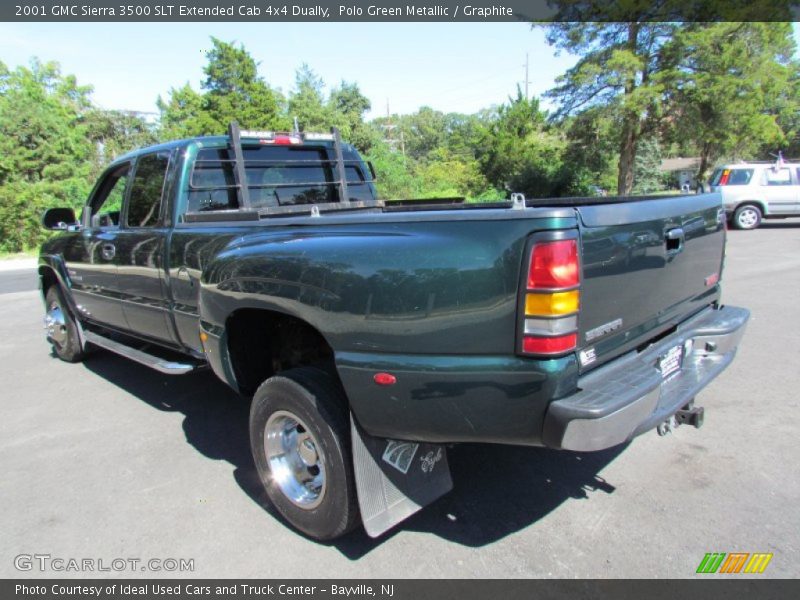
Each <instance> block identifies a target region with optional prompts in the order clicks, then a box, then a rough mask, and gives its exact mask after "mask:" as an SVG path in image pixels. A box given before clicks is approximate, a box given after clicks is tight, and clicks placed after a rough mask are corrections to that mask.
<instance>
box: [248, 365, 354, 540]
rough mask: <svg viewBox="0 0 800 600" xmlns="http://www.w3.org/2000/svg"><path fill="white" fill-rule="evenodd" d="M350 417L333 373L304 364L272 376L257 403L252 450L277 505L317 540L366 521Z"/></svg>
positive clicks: (256, 397)
mask: <svg viewBox="0 0 800 600" xmlns="http://www.w3.org/2000/svg"><path fill="white" fill-rule="evenodd" d="M349 432H350V418H349V413H348V410H347V403H346V400H345V396H344V392H343V390H342V389H341V385H340V384H339V382H338V381H337V380H336V378H335V377H334V376H332V375H330V374H328V373H327V372H325V371H323V370H321V369H316V368H312V367H298V368H294V369H290V370H287V371H284V372H282V373H281V374H280V375H275V376H273V377H270V378H269V379H267V380H266V381H265V382H264V383H262V384H261V386H260V387H259V388H258V389H257V390H256V393H255V395H254V396H253V403H252V406H251V408H250V449H251V451H252V453H253V459H254V460H255V463H256V468H257V469H258V474H259V477H260V478H261V482H262V484H263V485H264V489H265V490H266V492H267V496H268V497H269V499H270V500H271V501H272V504H273V505H274V506H275V508H277V509H278V511H279V512H280V513H281V515H283V517H284V518H285V519H286V520H287V521H289V523H291V524H292V525H293V526H294V527H296V528H297V529H299V530H300V531H302V532H303V533H305V534H306V535H308V536H310V537H312V538H315V539H317V540H331V539H334V538H336V537H339V536H341V535H343V534H345V533H347V532H348V531H350V530H351V529H353V528H354V527H355V526H356V525H358V523H359V521H360V517H359V513H358V503H357V498H356V489H355V478H354V475H353V462H352V458H351V454H350V435H349Z"/></svg>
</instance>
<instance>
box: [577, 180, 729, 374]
mask: <svg viewBox="0 0 800 600" xmlns="http://www.w3.org/2000/svg"><path fill="white" fill-rule="evenodd" d="M576 210H577V211H578V213H579V215H580V219H579V227H580V231H581V256H582V263H583V283H582V285H581V310H580V318H579V337H578V347H579V349H580V350H581V352H580V353H579V357H580V361H581V368H582V370H586V369H588V368H593V367H595V366H598V365H600V364H603V363H604V362H607V361H608V360H611V359H612V358H614V357H616V356H619V355H620V354H622V353H624V352H628V351H630V350H632V349H634V348H636V347H638V346H640V345H642V344H646V343H647V342H649V341H651V340H653V339H654V338H657V337H658V336H659V335H661V334H662V333H665V332H668V331H669V330H670V329H672V328H673V327H674V326H675V325H677V324H678V323H679V322H681V321H683V320H685V319H686V318H687V317H688V316H689V315H691V314H693V313H695V312H697V311H698V310H700V309H702V308H703V307H704V306H707V305H708V304H710V303H711V302H713V301H715V300H716V299H717V298H718V297H719V283H718V281H719V277H720V275H721V269H722V261H723V252H724V247H725V227H724V223H725V221H724V212H721V208H720V197H719V195H718V194H705V195H697V196H679V197H665V198H657V199H646V200H638V201H628V202H624V203H618V204H600V205H593V206H581V207H578V208H577V209H576Z"/></svg>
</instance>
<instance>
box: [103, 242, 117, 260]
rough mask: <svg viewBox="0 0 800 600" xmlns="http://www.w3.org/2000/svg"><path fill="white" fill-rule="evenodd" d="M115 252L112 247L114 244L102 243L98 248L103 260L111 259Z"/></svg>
mask: <svg viewBox="0 0 800 600" xmlns="http://www.w3.org/2000/svg"><path fill="white" fill-rule="evenodd" d="M116 253H117V249H116V248H115V247H114V244H103V246H102V247H101V248H100V255H101V256H102V257H103V258H104V259H105V260H111V259H112V258H114V255H115V254H116Z"/></svg>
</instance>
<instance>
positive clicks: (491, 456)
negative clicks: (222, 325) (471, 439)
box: [84, 352, 625, 560]
mask: <svg viewBox="0 0 800 600" xmlns="http://www.w3.org/2000/svg"><path fill="white" fill-rule="evenodd" d="M84 366H85V368H86V369H88V370H89V371H91V372H92V373H95V374H96V375H99V376H100V377H102V378H103V379H105V380H107V381H109V382H110V383H112V384H113V385H116V386H117V387H119V388H121V389H123V390H125V391H126V392H128V393H130V394H133V395H134V396H136V397H137V398H139V399H140V400H141V401H143V402H145V403H146V404H148V405H150V406H152V407H153V408H155V409H157V410H160V411H164V412H178V413H183V415H184V419H183V423H182V427H183V431H184V434H185V436H186V441H187V442H188V443H189V444H191V445H192V446H193V447H194V448H195V449H196V450H197V451H198V452H200V454H202V455H203V456H205V457H207V458H209V459H212V460H224V461H227V462H228V463H230V464H231V465H233V467H234V479H235V481H236V483H237V484H238V485H239V487H240V488H241V489H242V490H243V491H244V492H245V493H246V494H247V495H248V496H249V497H250V498H251V499H252V500H253V501H254V502H256V503H257V504H258V505H259V506H261V507H262V508H263V509H264V510H265V511H266V512H267V513H269V514H270V515H271V516H272V517H274V518H275V519H277V520H279V521H282V518H281V517H280V515H279V514H278V513H277V511H275V510H274V509H273V508H272V505H271V504H270V502H269V501H268V500H267V497H266V494H265V492H264V490H263V488H262V486H261V482H260V481H259V478H258V474H257V473H256V470H255V466H254V464H253V459H252V456H251V454H250V445H249V442H248V416H249V410H250V407H249V402H248V401H247V400H245V399H243V398H241V397H240V396H238V395H237V394H236V393H234V392H233V391H232V390H231V389H229V388H228V387H227V386H226V385H224V384H223V383H222V382H220V381H219V380H218V379H217V378H216V377H215V376H214V375H213V374H212V373H211V372H209V371H204V372H199V373H195V374H192V375H185V376H182V377H174V376H168V375H161V374H159V373H156V372H154V371H152V370H151V369H149V368H147V367H144V366H142V365H139V364H137V363H134V362H132V361H129V360H126V359H124V358H121V357H117V356H115V355H113V354H110V353H106V352H96V353H94V354H92V355H91V356H90V357H89V359H88V360H87V361H86V362H85V363H84ZM624 448H625V445H623V446H618V447H616V448H612V449H610V450H606V451H602V452H590V453H575V452H558V451H555V450H547V449H542V448H524V447H513V446H499V445H497V446H494V445H477V444H463V445H459V446H455V447H454V448H451V449H450V450H449V451H448V460H449V462H450V468H451V472H452V475H453V482H454V488H453V490H452V491H451V492H450V493H449V494H446V495H445V496H444V497H442V498H440V499H439V500H437V501H436V502H434V503H433V504H431V505H430V506H428V507H426V508H425V509H423V510H422V511H420V512H419V513H417V514H416V515H414V516H413V517H411V518H410V519H408V520H406V521H405V522H403V523H401V524H400V525H398V526H397V527H396V528H395V529H394V530H392V531H390V532H388V533H387V534H385V535H384V536H382V537H380V538H378V539H372V538H370V537H369V536H367V534H366V533H365V532H364V530H363V529H362V528H359V529H357V530H356V531H353V532H352V533H350V534H348V535H346V536H344V537H342V538H340V539H338V540H335V541H334V542H330V543H329V544H328V545H331V546H333V547H335V548H336V549H337V550H339V552H341V553H342V554H343V555H344V556H346V557H348V558H349V559H351V560H358V559H359V558H361V557H362V556H364V555H366V554H368V553H369V552H370V551H371V550H372V549H374V548H376V547H377V546H380V545H381V544H382V543H384V542H385V541H386V540H387V539H390V538H391V537H393V536H394V535H397V534H398V533H400V532H402V531H420V532H428V533H432V534H434V535H437V536H439V537H442V538H444V539H447V540H450V541H453V542H456V543H459V544H463V545H465V546H471V547H479V546H484V545H486V544H491V543H492V542H495V541H497V540H499V539H502V538H504V537H505V536H507V535H509V534H512V533H514V532H516V531H519V530H521V529H524V528H526V527H528V526H530V525H532V524H534V523H536V522H537V521H538V520H540V519H541V518H542V517H544V516H545V515H547V514H548V513H550V512H552V511H553V510H555V509H557V508H558V507H559V506H560V505H561V504H562V503H563V502H565V501H567V500H569V499H588V498H590V496H591V494H592V493H596V492H603V493H607V494H610V493H613V492H614V490H615V487H614V486H613V485H612V484H611V483H609V482H607V481H606V480H605V479H603V478H602V477H601V476H600V475H599V474H598V473H599V472H600V471H601V470H602V469H603V468H604V467H605V466H606V465H608V464H609V463H610V462H611V461H613V460H614V459H615V458H616V456H617V455H618V454H620V453H621V452H622V451H623V450H624Z"/></svg>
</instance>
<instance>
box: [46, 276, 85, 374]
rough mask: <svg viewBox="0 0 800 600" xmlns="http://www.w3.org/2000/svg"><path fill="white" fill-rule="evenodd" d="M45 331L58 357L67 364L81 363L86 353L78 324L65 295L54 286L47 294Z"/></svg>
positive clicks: (56, 285)
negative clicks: (65, 299)
mask: <svg viewBox="0 0 800 600" xmlns="http://www.w3.org/2000/svg"><path fill="white" fill-rule="evenodd" d="M45 310H46V311H47V312H46V313H45V331H46V332H47V341H49V342H50V345H51V346H52V347H53V352H55V354H56V356H58V358H60V359H61V360H63V361H65V362H70V363H74V362H80V361H82V360H83V359H84V358H85V356H86V353H85V352H84V350H83V348H82V347H81V338H80V335H79V334H78V324H77V323H76V321H75V319H74V318H73V316H72V313H70V311H69V308H67V303H66V302H65V301H64V294H63V293H62V291H61V288H60V287H59V286H58V284H53V285H51V286H50V287H49V288H48V289H47V293H46V294H45Z"/></svg>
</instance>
